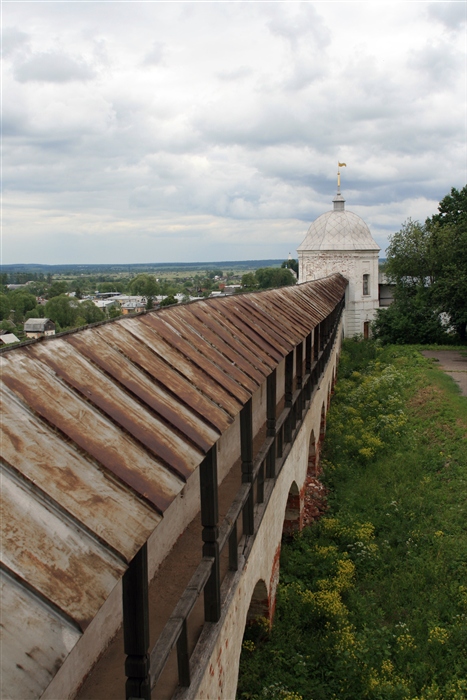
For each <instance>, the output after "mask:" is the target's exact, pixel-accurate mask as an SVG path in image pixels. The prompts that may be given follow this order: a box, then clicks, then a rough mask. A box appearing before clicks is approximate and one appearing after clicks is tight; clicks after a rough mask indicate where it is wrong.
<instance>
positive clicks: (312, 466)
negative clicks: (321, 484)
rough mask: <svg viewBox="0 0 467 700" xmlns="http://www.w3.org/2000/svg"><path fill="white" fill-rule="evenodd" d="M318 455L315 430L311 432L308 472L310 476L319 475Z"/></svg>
mask: <svg viewBox="0 0 467 700" xmlns="http://www.w3.org/2000/svg"><path fill="white" fill-rule="evenodd" d="M317 458H318V454H317V450H316V439H315V432H314V430H312V431H311V435H310V444H309V447H308V469H307V472H308V474H309V476H316V475H317V468H318V459H317Z"/></svg>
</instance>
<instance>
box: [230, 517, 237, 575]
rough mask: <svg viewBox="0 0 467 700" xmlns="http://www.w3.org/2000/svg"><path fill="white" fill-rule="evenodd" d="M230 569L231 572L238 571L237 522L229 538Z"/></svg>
mask: <svg viewBox="0 0 467 700" xmlns="http://www.w3.org/2000/svg"><path fill="white" fill-rule="evenodd" d="M229 569H230V571H237V569H238V536H237V521H235V523H234V526H233V528H232V532H231V533H230V537H229Z"/></svg>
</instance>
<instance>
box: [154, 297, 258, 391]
mask: <svg viewBox="0 0 467 700" xmlns="http://www.w3.org/2000/svg"><path fill="white" fill-rule="evenodd" d="M175 310H176V309H175ZM142 320H143V323H144V324H147V325H148V326H150V327H151V328H152V329H154V330H155V331H156V332H157V334H158V335H159V336H160V337H161V338H164V340H165V341H166V342H167V343H168V344H170V345H171V346H172V347H173V348H175V349H176V350H178V351H179V352H181V353H182V354H183V355H184V356H185V357H186V358H187V359H188V360H190V361H191V362H192V363H193V364H194V365H196V366H197V367H199V369H200V370H202V371H203V372H205V373H206V374H207V375H209V376H210V377H212V378H213V379H214V380H215V381H216V382H217V383H218V386H220V387H224V389H225V390H226V391H227V392H228V393H229V394H230V395H231V396H233V397H234V398H235V399H237V400H238V401H239V402H240V405H243V404H244V403H245V402H246V401H248V396H249V393H248V392H247V391H246V389H244V388H243V387H242V386H241V385H240V384H239V383H237V382H236V381H235V379H234V378H232V377H231V376H230V374H229V372H228V370H229V366H228V364H229V363H227V362H226V361H225V358H222V356H221V355H219V353H215V352H213V351H212V348H210V347H209V345H208V343H206V341H205V340H204V339H203V338H201V337H200V336H198V337H197V338H193V335H191V338H190V340H187V338H186V337H184V336H189V335H190V334H189V332H186V333H184V335H181V333H180V331H179V330H178V329H177V328H176V325H177V324H176V323H175V322H174V320H172V314H170V316H168V317H167V321H165V320H164V318H163V317H159V315H156V314H147V315H146V316H145V317H144V318H143V319H142ZM190 341H191V342H190Z"/></svg>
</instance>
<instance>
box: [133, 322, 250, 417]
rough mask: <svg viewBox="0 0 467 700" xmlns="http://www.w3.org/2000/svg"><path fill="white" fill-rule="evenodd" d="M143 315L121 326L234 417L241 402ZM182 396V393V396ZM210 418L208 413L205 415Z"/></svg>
mask: <svg viewBox="0 0 467 700" xmlns="http://www.w3.org/2000/svg"><path fill="white" fill-rule="evenodd" d="M149 315H150V314H146V316H141V317H138V318H128V319H127V318H125V319H122V320H121V321H120V324H121V325H123V326H124V327H125V328H127V329H128V330H129V331H130V333H132V334H133V335H134V336H135V337H136V338H139V339H140V340H142V341H143V342H144V343H145V344H146V345H147V346H148V347H149V348H150V349H151V350H152V351H153V352H156V353H157V354H158V355H159V356H160V357H161V358H162V359H163V360H165V361H166V362H167V364H169V365H171V366H172V367H173V368H174V369H176V370H177V371H178V372H179V373H180V374H181V375H182V376H183V377H184V378H185V379H186V380H187V382H188V383H190V384H192V385H194V386H195V387H196V388H197V390H198V391H199V392H200V393H203V394H204V395H205V396H207V397H208V398H210V399H211V400H212V401H213V402H214V403H215V404H217V405H218V406H219V407H220V408H222V409H223V410H224V411H225V412H226V413H227V414H228V415H230V417H231V418H234V417H235V416H236V415H237V413H238V412H239V410H240V409H241V407H242V404H241V402H240V401H239V400H238V399H235V398H234V397H233V396H232V395H231V394H230V393H229V392H228V391H226V390H225V389H224V388H223V386H221V384H219V382H218V381H215V380H214V379H213V378H212V376H211V375H210V374H209V373H208V372H206V371H205V370H204V369H202V368H200V367H199V366H198V365H196V364H194V363H193V362H192V361H191V360H190V359H188V358H187V357H186V356H185V355H184V354H183V353H182V352H180V350H178V349H177V348H175V347H173V346H172V345H170V343H167V341H165V340H164V339H163V338H161V336H160V335H159V334H158V333H157V332H156V330H155V329H154V328H151V326H150V325H149V324H148V323H144V322H143V321H144V319H146V318H147V316H149ZM182 397H183V393H182ZM208 415H209V414H208Z"/></svg>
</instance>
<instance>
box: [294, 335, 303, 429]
mask: <svg viewBox="0 0 467 700" xmlns="http://www.w3.org/2000/svg"><path fill="white" fill-rule="evenodd" d="M295 376H296V387H297V389H298V390H299V391H300V395H299V397H298V399H297V404H296V414H295V417H296V420H297V421H301V420H302V415H303V391H302V389H303V343H299V344H298V345H297V347H296V348H295Z"/></svg>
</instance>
